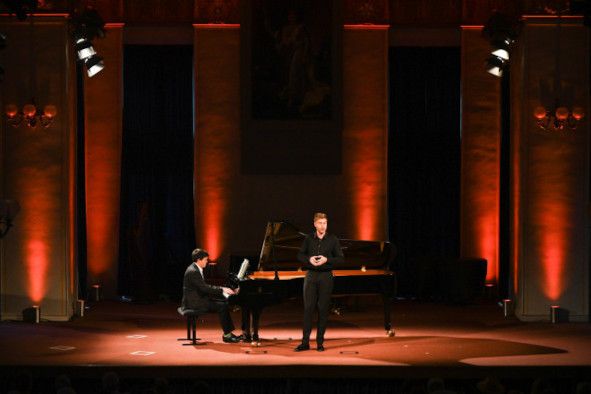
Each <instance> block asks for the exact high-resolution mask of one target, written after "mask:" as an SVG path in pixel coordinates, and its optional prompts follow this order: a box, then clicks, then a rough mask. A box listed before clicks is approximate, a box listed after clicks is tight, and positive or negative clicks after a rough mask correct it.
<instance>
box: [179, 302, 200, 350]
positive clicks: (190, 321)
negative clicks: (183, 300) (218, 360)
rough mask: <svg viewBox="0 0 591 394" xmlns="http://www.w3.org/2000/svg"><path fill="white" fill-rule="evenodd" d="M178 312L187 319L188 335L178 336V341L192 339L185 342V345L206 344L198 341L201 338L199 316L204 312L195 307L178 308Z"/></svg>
mask: <svg viewBox="0 0 591 394" xmlns="http://www.w3.org/2000/svg"><path fill="white" fill-rule="evenodd" d="M177 312H178V313H179V314H180V315H181V316H184V318H185V319H186V321H187V337H186V338H178V339H177V340H178V341H191V342H190V343H183V346H195V345H205V343H203V342H197V341H198V340H200V339H201V338H197V318H199V316H200V315H201V314H202V313H203V312H201V311H197V310H194V309H185V310H183V309H181V308H180V307H179V308H177Z"/></svg>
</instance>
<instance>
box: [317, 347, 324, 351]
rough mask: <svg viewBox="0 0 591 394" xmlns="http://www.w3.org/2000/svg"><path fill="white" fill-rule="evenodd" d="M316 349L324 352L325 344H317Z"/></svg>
mask: <svg viewBox="0 0 591 394" xmlns="http://www.w3.org/2000/svg"><path fill="white" fill-rule="evenodd" d="M316 350H318V351H319V352H323V351H324V345H318V346H316Z"/></svg>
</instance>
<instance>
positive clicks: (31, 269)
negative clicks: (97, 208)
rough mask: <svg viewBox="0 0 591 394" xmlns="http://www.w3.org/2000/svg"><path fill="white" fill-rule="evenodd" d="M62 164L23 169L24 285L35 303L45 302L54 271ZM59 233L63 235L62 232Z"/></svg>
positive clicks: (21, 187) (21, 182)
mask: <svg viewBox="0 0 591 394" xmlns="http://www.w3.org/2000/svg"><path fill="white" fill-rule="evenodd" d="M59 171H60V169H59V167H49V168H47V169H42V170H40V169H33V168H31V169H29V170H28V171H25V172H23V176H22V177H21V179H20V182H19V183H20V185H18V189H19V190H22V192H23V194H22V196H23V197H22V198H21V200H20V203H21V213H22V216H21V220H22V231H23V232H24V233H25V234H26V236H25V242H24V243H23V256H24V262H23V263H24V265H25V267H26V277H25V278H26V279H25V283H24V284H23V285H24V288H25V289H26V292H27V294H28V296H29V298H30V300H31V301H32V302H33V303H35V304H41V303H42V301H43V299H44V297H45V295H46V293H47V290H48V289H47V284H48V283H49V282H50V280H51V279H49V278H48V276H50V275H51V274H52V272H50V271H49V266H50V260H51V258H52V254H53V250H52V247H51V246H52V245H54V244H55V238H54V237H55V236H56V234H55V229H56V227H55V223H60V220H61V217H60V214H59V207H60V206H61V202H60V191H59V188H60V187H59V184H56V182H55V179H56V177H57V176H58V174H59ZM58 236H59V235H58Z"/></svg>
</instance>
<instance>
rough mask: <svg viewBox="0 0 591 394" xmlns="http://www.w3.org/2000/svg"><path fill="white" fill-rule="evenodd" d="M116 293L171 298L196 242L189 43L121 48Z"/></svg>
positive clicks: (144, 298)
mask: <svg viewBox="0 0 591 394" xmlns="http://www.w3.org/2000/svg"><path fill="white" fill-rule="evenodd" d="M123 77H124V84H123V86H124V111H123V157H122V177H121V224H120V247H119V251H120V254H119V255H120V262H119V293H120V294H122V295H129V296H131V297H132V298H133V299H135V300H137V301H152V300H154V299H156V298H158V297H159V296H163V295H164V296H173V297H174V298H177V297H178V296H179V295H180V294H181V292H182V276H183V272H184V270H185V268H186V266H187V265H188V264H190V261H191V260H190V256H191V251H192V249H193V248H194V245H195V230H194V214H193V48H192V46H134V45H129V46H126V47H125V48H124V72H123Z"/></svg>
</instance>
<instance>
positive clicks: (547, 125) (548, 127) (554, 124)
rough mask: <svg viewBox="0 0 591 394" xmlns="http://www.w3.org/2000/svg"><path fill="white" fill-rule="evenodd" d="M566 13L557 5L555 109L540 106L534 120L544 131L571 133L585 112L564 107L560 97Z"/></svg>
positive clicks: (536, 109)
mask: <svg viewBox="0 0 591 394" xmlns="http://www.w3.org/2000/svg"><path fill="white" fill-rule="evenodd" d="M565 6H566V9H568V2H566V5H565ZM563 11H564V9H562V5H560V4H558V3H557V4H556V13H557V15H558V21H557V22H556V34H555V35H554V39H555V43H554V53H555V54H556V57H555V61H554V63H555V67H554V89H553V90H554V97H555V101H554V107H553V108H549V109H546V107H544V106H538V107H536V108H535V109H534V118H535V119H536V124H537V126H538V128H540V129H541V130H544V131H569V130H571V131H572V130H576V128H577V126H578V125H579V122H580V121H581V120H582V119H583V118H584V117H585V111H584V110H583V108H582V107H578V106H575V107H574V108H573V109H572V110H571V109H569V108H567V107H566V106H564V105H560V99H559V98H560V97H561V96H562V83H561V82H562V72H561V61H562V57H563V53H562V52H561V49H560V39H561V37H562V34H561V32H562V19H561V13H562V12H563Z"/></svg>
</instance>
